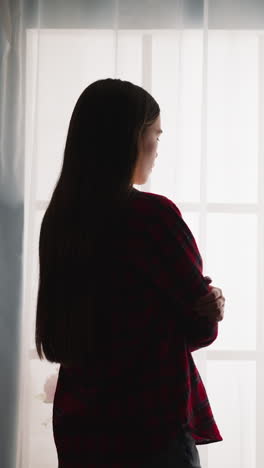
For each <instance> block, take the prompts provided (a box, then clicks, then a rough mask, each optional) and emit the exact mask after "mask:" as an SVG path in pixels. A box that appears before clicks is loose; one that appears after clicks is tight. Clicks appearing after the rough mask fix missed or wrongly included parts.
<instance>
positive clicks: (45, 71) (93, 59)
mask: <svg viewBox="0 0 264 468" xmlns="http://www.w3.org/2000/svg"><path fill="white" fill-rule="evenodd" d="M39 34H40V37H39V50H38V54H39V55H38V56H37V55H34V54H32V47H30V46H29V47H28V54H29V57H28V58H29V63H30V67H29V76H28V77H27V80H32V83H33V84H34V75H30V70H31V73H32V71H33V70H34V69H35V66H36V63H32V61H33V62H34V60H35V61H36V60H37V59H38V89H37V94H36V95H37V102H34V95H33V97H32V98H31V99H29V103H30V105H31V106H36V112H37V115H36V119H35V126H34V128H32V129H30V131H31V132H33V134H36V139H37V140H36V149H35V151H36V152H37V158H38V166H37V193H36V198H37V200H48V199H49V198H50V196H51V194H52V191H53V189H54V185H55V183H56V181H57V178H58V175H59V172H60V168H61V164H62V160H63V152H64V147H65V142H66V136H67V131H68V126H69V121H70V117H71V114H72V111H73V108H74V105H75V103H76V101H77V99H78V97H79V95H80V94H81V92H82V91H83V90H84V89H85V88H86V87H87V86H88V85H89V84H90V83H92V82H93V81H96V80H98V79H102V78H108V77H109V76H113V75H114V63H115V60H114V50H115V49H114V38H115V35H114V32H113V31H110V30H109V31H103V30H100V32H96V31H76V30H74V31H71V30H61V31H59V30H42V31H40V33H39ZM28 39H29V42H30V40H31V41H36V40H37V33H36V32H34V31H31V32H30V34H29V36H28ZM30 52H31V53H30ZM27 112H29V115H30V114H31V112H32V109H28V110H27ZM34 157H36V154H34Z"/></svg>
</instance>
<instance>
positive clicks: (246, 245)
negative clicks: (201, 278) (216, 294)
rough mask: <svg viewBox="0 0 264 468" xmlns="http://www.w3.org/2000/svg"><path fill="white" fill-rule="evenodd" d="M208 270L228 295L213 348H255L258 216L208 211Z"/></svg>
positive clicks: (225, 294) (216, 283)
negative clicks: (210, 212) (209, 212)
mask: <svg viewBox="0 0 264 468" xmlns="http://www.w3.org/2000/svg"><path fill="white" fill-rule="evenodd" d="M207 222H208V225H207V244H206V271H207V272H208V273H207V274H208V275H209V276H211V278H212V280H213V283H212V284H213V285H215V286H217V287H220V288H221V289H222V291H223V295H224V297H225V298H226V303H225V318H224V320H223V321H222V322H220V323H219V337H218V339H217V340H216V341H215V342H214V343H213V344H212V345H211V347H212V348H214V349H230V350H237V349H242V350H250V349H251V350H254V349H255V348H256V278H257V216H256V215H255V214H226V213H212V214H208V219H207Z"/></svg>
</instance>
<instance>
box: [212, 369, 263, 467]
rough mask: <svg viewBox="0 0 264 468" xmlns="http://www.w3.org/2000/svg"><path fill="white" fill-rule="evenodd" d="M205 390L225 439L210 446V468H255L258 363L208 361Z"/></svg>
mask: <svg viewBox="0 0 264 468" xmlns="http://www.w3.org/2000/svg"><path fill="white" fill-rule="evenodd" d="M206 390H207V393H208V397H209V401H210V404H211V406H212V410H213V414H214V417H215V420H216V422H217V425H218V427H219V430H220V433H221V435H222V437H223V439H224V440H223V442H217V443H214V444H210V445H208V461H209V463H208V466H209V467H213V468H223V467H224V468H255V466H256V461H255V460H256V448H255V444H256V396H255V395H256V364H255V362H250V361H248V362H235V361H208V362H207V383H206ZM227 415H228V416H227Z"/></svg>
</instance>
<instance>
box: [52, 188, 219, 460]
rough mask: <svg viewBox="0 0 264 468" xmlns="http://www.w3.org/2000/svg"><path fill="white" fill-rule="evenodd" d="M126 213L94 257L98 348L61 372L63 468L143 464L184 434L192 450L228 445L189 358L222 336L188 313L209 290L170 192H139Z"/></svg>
mask: <svg viewBox="0 0 264 468" xmlns="http://www.w3.org/2000/svg"><path fill="white" fill-rule="evenodd" d="M127 213H128V214H129V216H127V220H126V222H124V223H123V225H122V227H121V226H120V227H119V230H118V232H116V234H115V236H114V239H112V241H111V243H108V244H107V245H106V250H107V251H108V254H107V259H106V253H104V255H103V263H100V261H98V266H99V269H98V271H100V279H101V285H102V284H103V287H101V290H100V291H99V294H98V307H99V309H98V310H100V316H99V314H98V325H97V326H98V330H99V329H100V339H101V341H100V343H101V346H100V349H101V352H100V353H98V354H97V355H96V358H94V359H91V360H90V361H89V363H87V366H86V367H85V368H83V367H82V368H81V367H77V366H75V367H64V366H63V365H61V366H60V371H59V378H58V383H57V388H56V393H55V398H54V405H53V432H54V440H55V444H56V447H57V452H58V458H59V462H60V465H59V467H60V468H84V467H97V466H100V467H102V466H108V467H109V466H112V467H116V468H117V467H120V468H121V467H122V468H124V467H129V466H131V467H132V466H133V467H138V466H139V462H140V461H141V460H143V459H144V457H145V458H146V459H147V458H148V456H150V455H151V454H152V455H153V454H154V455H155V453H158V452H159V451H161V450H164V449H165V448H166V445H167V443H168V441H169V439H171V438H173V437H177V435H178V434H179V431H181V429H182V428H186V429H188V430H189V431H190V432H191V435H192V437H193V438H194V440H195V442H196V444H208V443H212V442H218V441H221V440H223V439H222V437H221V435H220V433H219V430H218V428H217V425H216V423H215V420H214V417H213V414H212V410H211V408H210V404H209V401H208V397H207V394H206V391H205V388H204V385H203V382H202V380H201V377H200V375H199V372H198V370H197V368H196V366H195V363H194V361H193V358H192V354H191V352H192V351H195V350H197V349H199V348H202V347H205V346H208V345H210V344H211V343H212V342H213V341H214V340H215V339H216V337H217V333H218V324H217V323H215V324H212V323H209V321H208V320H207V319H206V318H204V317H203V318H201V317H197V316H196V314H195V312H194V311H193V310H192V304H193V303H194V302H195V300H196V299H198V298H199V297H201V296H203V295H205V294H206V293H207V292H208V291H209V290H210V286H208V284H207V282H206V281H205V279H204V277H203V274H202V259H201V256H200V254H199V251H198V248H197V245H196V242H195V240H194V238H193V235H192V233H191V231H190V229H189V228H188V226H187V225H186V223H185V222H184V221H183V219H182V216H181V213H180V211H179V209H178V208H177V207H176V205H175V204H174V203H173V202H172V201H171V200H169V199H168V198H167V197H165V196H162V195H158V194H153V193H148V192H142V191H139V190H136V189H135V188H134V189H133V197H132V198H131V200H129V205H128V209H127ZM98 337H99V334H98ZM98 339H99V338H98ZM100 457H101V458H100ZM103 457H105V458H103ZM100 460H101V464H99V461H100ZM103 460H105V463H106V464H105V465H104V464H102V463H103ZM111 460H112V463H111V465H109V463H107V461H108V462H110V461H111ZM122 460H123V461H122ZM114 461H115V463H114Z"/></svg>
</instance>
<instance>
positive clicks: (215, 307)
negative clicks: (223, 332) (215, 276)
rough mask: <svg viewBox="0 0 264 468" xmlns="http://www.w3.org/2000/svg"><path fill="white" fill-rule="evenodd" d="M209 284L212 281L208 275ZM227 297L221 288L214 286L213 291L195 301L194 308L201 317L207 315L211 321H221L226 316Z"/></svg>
mask: <svg viewBox="0 0 264 468" xmlns="http://www.w3.org/2000/svg"><path fill="white" fill-rule="evenodd" d="M205 279H206V280H207V282H208V284H209V283H211V282H212V280H211V278H210V277H209V276H206V277H205ZM224 307H225V297H224V296H223V294H222V290H221V289H220V288H216V287H213V286H212V289H211V291H210V292H209V293H208V294H206V295H205V296H202V297H200V298H199V299H198V301H196V302H195V305H194V307H193V310H194V311H195V312H196V313H197V314H198V315H199V316H201V317H207V318H208V319H209V320H210V321H213V322H220V321H221V320H223V318H224Z"/></svg>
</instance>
